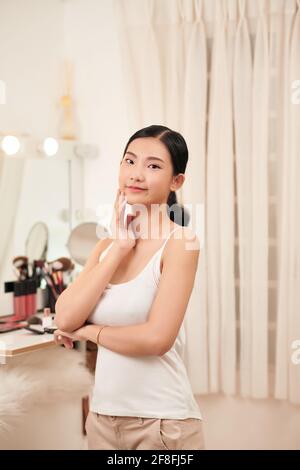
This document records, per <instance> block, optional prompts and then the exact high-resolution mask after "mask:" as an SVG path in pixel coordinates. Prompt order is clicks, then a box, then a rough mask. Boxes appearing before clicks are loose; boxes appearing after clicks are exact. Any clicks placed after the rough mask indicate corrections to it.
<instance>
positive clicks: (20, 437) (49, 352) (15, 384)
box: [0, 329, 93, 450]
mask: <svg viewBox="0 0 300 470" xmlns="http://www.w3.org/2000/svg"><path fill="white" fill-rule="evenodd" d="M82 344H83V343H80V346H81V345H82ZM92 385H93V376H92V374H91V372H90V371H89V370H88V368H87V367H86V366H85V360H84V352H83V351H82V350H77V349H72V350H67V349H66V348H64V347H63V346H59V345H57V344H56V343H55V342H54V340H53V335H52V334H48V333H45V334H43V335H38V334H34V333H32V332H30V331H28V330H25V329H20V330H16V331H11V332H8V333H2V334H0V449H1V450H23V449H24V450H42V449H51V450H54V449H61V450H62V449H67V450H68V449H70V450H77V449H86V438H85V436H84V434H83V432H82V431H83V429H82V399H83V397H84V396H86V395H88V394H89V393H90V391H91V388H92Z"/></svg>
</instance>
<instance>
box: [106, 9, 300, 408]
mask: <svg viewBox="0 0 300 470" xmlns="http://www.w3.org/2000/svg"><path fill="white" fill-rule="evenodd" d="M299 11H300V5H299V0H298V1H296V0H285V1H283V0H269V1H265V0H256V1H255V0H223V1H222V0H218V1H217V0H215V1H213V0H203V1H201V0H177V1H176V0H164V1H163V2H162V1H160V0H115V12H116V16H117V20H118V31H119V41H120V52H121V59H122V67H123V85H124V87H125V90H126V92H127V99H128V112H127V114H128V120H129V123H130V125H129V127H130V128H131V130H132V133H133V132H134V131H136V130H137V129H139V128H141V127H144V126H146V125H150V124H154V123H155V124H159V123H161V124H164V125H167V126H169V127H171V128H174V129H176V130H178V131H179V132H181V133H182V134H183V135H184V137H185V139H186V141H187V144H188V147H189V157H190V158H189V162H188V167H187V172H186V181H185V183H184V185H183V188H182V190H181V191H180V193H179V201H180V202H181V203H184V204H192V205H196V204H200V203H203V204H204V206H205V240H204V246H203V247H202V250H201V256H200V260H199V269H198V273H197V278H196V282H195V286H194V290H193V294H192V297H191V301H190V303H189V306H188V312H187V316H186V331H187V340H188V342H187V350H186V364H187V367H188V372H189V376H190V379H191V382H192V385H193V390H194V392H195V393H211V392H219V391H221V392H224V393H228V394H235V393H238V394H240V395H241V396H245V397H254V398H264V397H268V396H274V397H276V398H278V399H289V400H290V401H291V402H293V403H300V364H299V365H296V364H294V363H293V362H292V360H291V356H292V353H293V350H292V342H293V341H294V340H297V339H300V308H299V307H300V301H299V300H300V299H299V297H300V256H299V252H300V248H299V244H298V243H297V234H298V233H299V230H298V229H299V214H300V210H299V209H300V196H299V189H298V188H299V185H298V186H297V184H296V183H297V181H299V177H300V163H299V154H300V153H299V150H300V149H299V146H300V132H299V131H300V129H299V126H300V124H299V123H300V116H299V114H300V105H296V104H294V103H292V101H291V93H292V88H291V83H292V82H293V81H295V80H297V79H298V80H300V56H299V48H300V18H299ZM297 155H298V158H297ZM192 216H193V214H192ZM192 223H193V222H192Z"/></svg>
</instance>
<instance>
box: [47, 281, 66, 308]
mask: <svg viewBox="0 0 300 470" xmlns="http://www.w3.org/2000/svg"><path fill="white" fill-rule="evenodd" d="M66 287H67V286H66V285H65V284H63V290H62V292H63V291H64V290H65V289H66ZM46 290H47V295H46V303H45V305H44V307H49V308H50V309H51V312H55V304H56V301H57V298H56V296H55V295H54V293H53V291H52V289H51V287H50V286H48V285H47V287H46Z"/></svg>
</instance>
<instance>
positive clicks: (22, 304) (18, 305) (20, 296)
mask: <svg viewBox="0 0 300 470" xmlns="http://www.w3.org/2000/svg"><path fill="white" fill-rule="evenodd" d="M13 301H14V313H15V319H16V320H25V318H26V282H25V281H16V282H15V283H14V298H13Z"/></svg>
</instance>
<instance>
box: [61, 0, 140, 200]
mask: <svg viewBox="0 0 300 470" xmlns="http://www.w3.org/2000/svg"><path fill="white" fill-rule="evenodd" d="M113 5H114V2H113V1H111V0H101V1H98V0H85V1H83V0H72V1H67V2H65V3H64V8H65V9H64V12H65V14H64V21H65V24H64V27H65V34H66V39H65V41H66V57H67V58H68V59H70V60H71V61H74V64H75V83H74V89H75V99H76V109H77V117H78V120H79V124H80V136H81V138H82V140H84V141H87V142H93V143H96V144H97V145H98V146H99V149H100V155H99V158H98V159H97V160H95V161H89V162H88V163H87V164H86V165H85V187H86V190H85V197H86V200H85V202H86V207H88V208H96V207H97V206H98V205H99V204H100V203H103V204H106V203H112V202H113V201H114V199H115V191H116V189H117V184H118V172H119V163H120V160H121V156H122V152H123V150H124V147H125V144H126V142H127V140H128V139H129V137H130V135H131V134H133V132H135V131H136V129H129V128H128V122H127V117H126V112H129V111H130V110H126V104H125V96H124V87H123V82H122V66H121V61H120V53H119V44H118V34H117V25H116V18H115V15H114V7H113Z"/></svg>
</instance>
